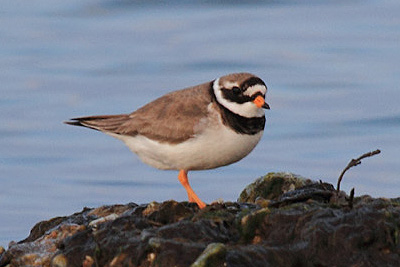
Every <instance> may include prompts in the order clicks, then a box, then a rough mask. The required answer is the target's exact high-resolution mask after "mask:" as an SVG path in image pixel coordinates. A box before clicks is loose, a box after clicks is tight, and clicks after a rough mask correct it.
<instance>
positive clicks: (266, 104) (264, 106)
mask: <svg viewBox="0 0 400 267" xmlns="http://www.w3.org/2000/svg"><path fill="white" fill-rule="evenodd" d="M262 108H265V109H270V107H269V105H268V103H267V102H265V103H264V105H262Z"/></svg>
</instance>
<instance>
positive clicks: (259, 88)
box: [243, 84, 267, 96]
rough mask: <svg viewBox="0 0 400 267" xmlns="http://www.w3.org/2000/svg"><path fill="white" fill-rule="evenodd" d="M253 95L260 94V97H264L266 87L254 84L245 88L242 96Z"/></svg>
mask: <svg viewBox="0 0 400 267" xmlns="http://www.w3.org/2000/svg"><path fill="white" fill-rule="evenodd" d="M255 93H261V94H262V95H265V94H266V93H267V87H265V86H264V85H262V84H255V85H253V86H250V87H249V88H247V90H246V91H244V93H243V94H244V95H247V96H253V95H254V94H255Z"/></svg>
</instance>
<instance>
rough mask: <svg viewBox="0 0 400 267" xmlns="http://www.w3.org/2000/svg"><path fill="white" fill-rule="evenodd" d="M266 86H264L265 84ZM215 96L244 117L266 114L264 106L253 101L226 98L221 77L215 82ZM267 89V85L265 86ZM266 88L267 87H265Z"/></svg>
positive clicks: (223, 104)
mask: <svg viewBox="0 0 400 267" xmlns="http://www.w3.org/2000/svg"><path fill="white" fill-rule="evenodd" d="M263 87H264V86H263ZM213 89H214V94H215V97H216V99H217V101H218V103H220V104H221V105H222V106H224V107H225V108H227V109H229V110H230V111H232V112H233V113H235V114H238V115H240V116H242V117H246V118H253V117H262V116H264V114H265V113H264V110H263V109H262V108H258V107H257V106H256V105H255V104H254V103H253V102H245V103H242V104H239V103H235V102H231V101H229V100H227V99H225V98H224V97H223V95H222V91H221V86H220V85H219V78H218V79H216V80H215V81H214V84H213ZM264 89H265V87H264ZM265 90H266V89H265Z"/></svg>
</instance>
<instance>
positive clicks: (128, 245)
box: [0, 173, 400, 266]
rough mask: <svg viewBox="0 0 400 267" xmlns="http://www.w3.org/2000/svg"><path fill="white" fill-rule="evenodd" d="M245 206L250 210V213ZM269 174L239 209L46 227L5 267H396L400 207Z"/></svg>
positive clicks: (142, 213) (19, 246) (89, 212)
mask: <svg viewBox="0 0 400 267" xmlns="http://www.w3.org/2000/svg"><path fill="white" fill-rule="evenodd" d="M245 202H247V203H245ZM348 202H349V199H348V196H347V195H346V194H345V193H344V192H336V190H334V188H333V186H332V185H330V184H326V183H322V182H313V181H311V180H309V179H305V178H302V177H299V176H296V175H293V174H288V173H270V174H268V175H267V176H265V177H262V178H260V179H258V180H256V181H255V182H254V183H253V184H251V185H249V186H248V187H246V189H245V190H244V191H243V192H242V194H241V196H240V198H239V202H226V203H220V202H217V203H214V204H213V205H209V206H207V207H206V208H204V209H202V210H199V209H198V207H197V205H195V204H193V203H187V202H181V203H179V202H176V201H166V202H163V203H156V202H152V203H150V204H143V205H137V204H134V203H129V204H126V205H112V206H102V207H99V208H95V209H91V208H84V209H83V210H82V211H81V212H78V213H75V214H72V215H70V216H64V217H57V218H54V219H51V220H49V221H44V222H39V223H38V224H37V225H35V226H34V227H33V229H32V231H31V233H30V235H29V236H28V237H27V238H26V239H25V240H22V241H20V242H18V243H15V242H11V243H10V245H9V248H8V249H7V250H6V251H5V252H3V253H1V251H0V257H1V258H0V266H26V265H28V266H293V265H298V266H349V265H354V266H371V265H376V266H398V263H399V262H400V198H396V199H383V198H371V197H369V196H361V197H356V198H354V199H353V200H352V205H349V203H348Z"/></svg>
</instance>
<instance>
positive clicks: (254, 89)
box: [213, 73, 269, 118]
mask: <svg viewBox="0 0 400 267" xmlns="http://www.w3.org/2000/svg"><path fill="white" fill-rule="evenodd" d="M213 90H214V94H215V97H216V100H217V101H218V102H219V103H220V104H221V105H222V106H224V107H225V108H227V109H229V110H230V111H232V112H233V113H236V114H238V115H240V116H243V117H247V118H252V117H262V116H264V110H263V109H269V105H268V104H267V102H265V95H266V93H267V86H266V85H265V83H264V82H263V80H261V79H260V78H258V77H257V76H255V75H253V74H250V73H233V74H228V75H226V76H222V77H220V78H218V79H216V80H215V81H214V82H213Z"/></svg>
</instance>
